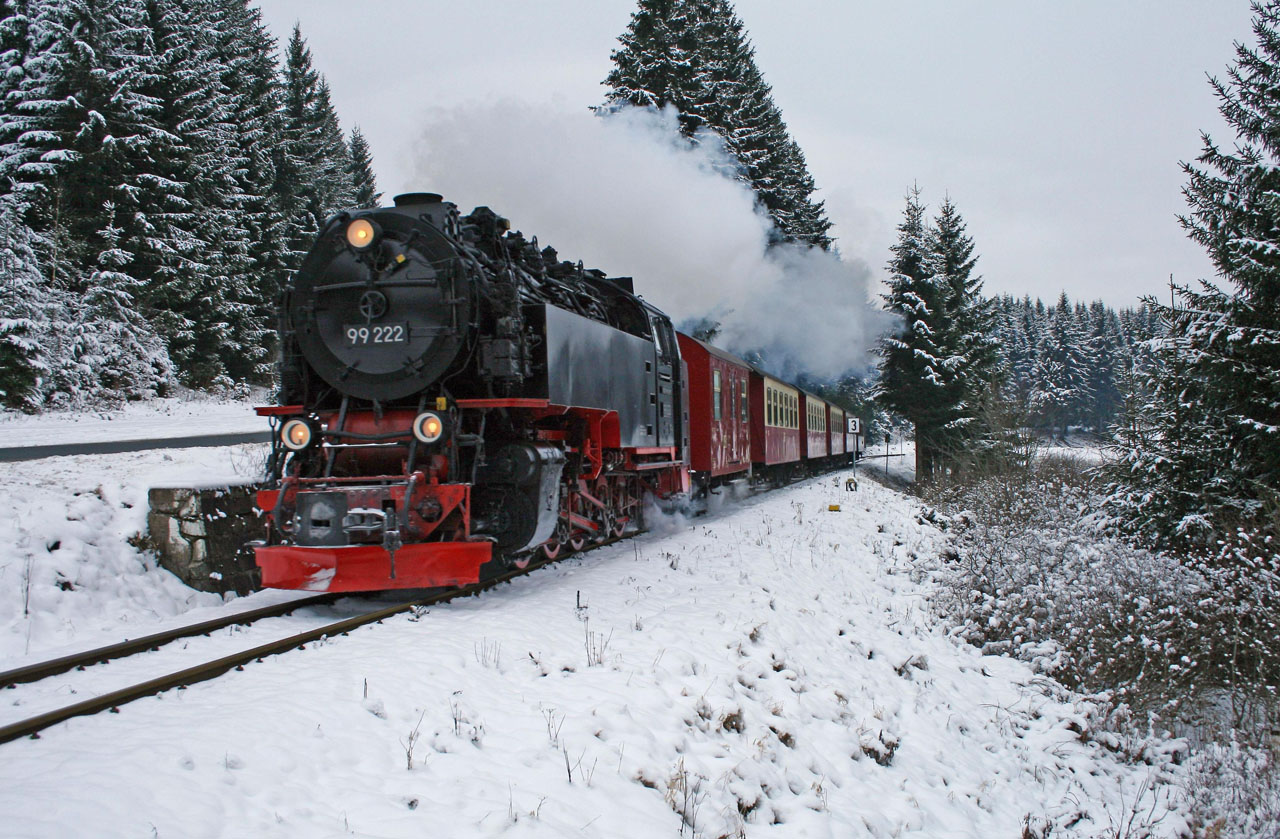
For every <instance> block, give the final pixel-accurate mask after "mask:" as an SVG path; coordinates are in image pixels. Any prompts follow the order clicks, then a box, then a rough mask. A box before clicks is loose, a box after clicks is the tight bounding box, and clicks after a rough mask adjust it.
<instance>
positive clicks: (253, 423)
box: [0, 394, 267, 448]
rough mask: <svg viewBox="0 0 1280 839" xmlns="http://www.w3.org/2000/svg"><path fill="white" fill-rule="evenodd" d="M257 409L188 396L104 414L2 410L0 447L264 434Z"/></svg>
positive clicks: (264, 424)
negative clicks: (22, 412) (25, 412)
mask: <svg viewBox="0 0 1280 839" xmlns="http://www.w3.org/2000/svg"><path fill="white" fill-rule="evenodd" d="M264 398H265V397H264ZM255 404H262V403H260V402H254V401H246V400H232V399H216V398H211V397H207V396H200V395H195V394H192V395H187V396H181V397H174V398H172V399H152V400H148V401H146V402H130V403H127V404H125V405H123V406H122V407H120V408H117V409H114V410H103V411H50V412H48V413H44V414H39V415H36V416H31V415H28V414H21V413H17V412H14V411H0V448H6V447H9V446H46V445H55V444H58V443H100V442H105V441H108V440H147V439H152V438H157V437H186V436H190V435H195V434H234V433H242V432H243V433H252V432H254V431H265V430H266V429H267V421H266V420H265V419H263V418H262V417H259V416H257V415H256V414H255V413H254V412H253V406H254V405H255Z"/></svg>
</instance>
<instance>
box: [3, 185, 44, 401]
mask: <svg viewBox="0 0 1280 839" xmlns="http://www.w3.org/2000/svg"><path fill="white" fill-rule="evenodd" d="M33 238H34V237H33V235H32V233H31V230H30V229H29V228H28V227H27V225H26V223H25V222H24V221H23V219H22V207H21V205H20V204H19V202H18V200H17V197H16V196H14V195H12V194H10V195H5V196H0V404H3V405H5V406H6V407H9V408H16V409H18V410H23V411H36V410H39V408H40V404H41V394H40V386H41V384H42V381H43V378H44V376H45V375H46V374H47V373H48V372H49V365H48V364H47V362H46V359H45V351H46V349H47V342H46V341H45V340H43V339H44V338H45V335H46V333H47V332H48V329H49V324H48V314H49V312H48V301H47V300H46V298H47V296H48V295H47V294H46V290H45V285H44V278H43V277H42V276H41V275H40V270H39V266H38V262H37V258H36V253H35V248H34V247H33V243H32V239H33Z"/></svg>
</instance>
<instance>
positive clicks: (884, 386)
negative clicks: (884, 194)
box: [876, 188, 954, 479]
mask: <svg viewBox="0 0 1280 839" xmlns="http://www.w3.org/2000/svg"><path fill="white" fill-rule="evenodd" d="M890 250H891V251H892V253H893V256H892V257H890V259H889V264H888V269H889V272H890V277H889V282H888V285H889V291H888V292H887V293H885V294H883V295H881V297H882V298H883V299H884V302H885V308H886V309H887V310H888V311H890V312H892V313H894V314H895V315H897V316H899V317H900V318H901V319H902V327H901V329H900V331H899V332H898V333H897V334H889V335H886V336H885V337H884V338H882V339H881V340H880V344H879V346H878V347H877V348H876V352H877V354H878V355H879V356H880V358H881V364H880V384H879V387H878V389H877V391H876V398H877V399H878V400H879V402H880V403H881V404H882V405H883V406H884V407H885V408H886V409H888V410H889V411H892V412H893V413H896V414H898V415H900V416H902V417H905V418H906V419H907V420H908V421H909V422H911V423H912V424H913V425H914V426H915V438H916V475H917V476H918V477H920V478H922V479H923V478H924V477H926V476H928V475H930V474H931V473H932V472H933V470H934V468H935V466H937V465H940V464H939V457H940V454H941V451H940V450H941V448H942V447H943V445H944V444H945V442H946V435H945V433H944V432H943V429H944V428H945V426H946V425H947V424H948V423H949V422H950V421H951V420H952V419H954V402H952V401H950V400H951V398H952V396H951V394H952V393H953V392H954V391H953V379H954V377H953V373H952V368H951V366H950V360H949V358H948V355H947V352H948V350H947V346H946V340H945V338H946V336H945V331H944V330H945V325H944V324H943V323H942V322H941V318H942V316H943V313H944V312H945V311H946V307H947V303H948V297H949V291H950V286H948V285H947V284H946V283H945V281H944V282H939V276H938V273H937V271H936V270H935V265H934V260H933V259H932V255H931V252H930V232H929V229H928V225H927V222H926V219H925V207H924V205H923V204H922V203H921V202H920V191H919V189H918V188H913V189H912V190H911V192H910V193H909V194H908V195H907V206H906V209H905V210H904V211H903V219H902V223H901V224H899V225H898V241H897V243H896V244H895V245H894V246H893V247H892V248H890Z"/></svg>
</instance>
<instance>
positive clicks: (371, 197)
mask: <svg viewBox="0 0 1280 839" xmlns="http://www.w3.org/2000/svg"><path fill="white" fill-rule="evenodd" d="M350 147H351V182H352V186H353V187H354V189H355V206H357V207H376V206H378V199H379V198H381V197H382V193H381V192H378V181H377V178H375V177H374V174H373V156H372V155H371V154H370V153H369V143H368V141H367V140H365V138H364V134H362V133H361V132H360V126H358V125H357V126H356V127H355V128H353V129H351V143H350Z"/></svg>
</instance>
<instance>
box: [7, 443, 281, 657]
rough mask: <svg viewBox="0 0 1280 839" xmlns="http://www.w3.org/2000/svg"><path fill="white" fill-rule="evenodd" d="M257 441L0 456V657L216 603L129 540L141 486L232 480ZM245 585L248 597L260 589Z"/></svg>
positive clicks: (141, 500)
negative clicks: (12, 458)
mask: <svg viewBox="0 0 1280 839" xmlns="http://www.w3.org/2000/svg"><path fill="white" fill-rule="evenodd" d="M188 427H189V425H188ZM266 453H267V447H266V446H265V445H246V446H232V447H227V448H208V449H205V448H201V449H173V450H169V451H151V452H140V453H131V454H117V455H83V456H76V457H57V458H46V459H44V460H37V461H29V462H26V463H0V509H4V510H5V511H6V512H5V515H4V516H3V517H0V669H8V668H10V667H14V666H17V665H19V664H21V663H24V662H26V661H28V660H32V659H35V658H47V657H52V656H53V655H54V654H57V653H63V652H68V651H70V649H71V648H72V647H74V648H77V649H80V648H87V647H92V646H97V645H99V644H105V643H112V642H115V641H119V640H121V638H122V637H125V636H132V637H137V636H138V635H142V634H145V633H148V632H154V631H158V629H160V628H161V626H162V625H169V624H165V623H164V621H165V620H166V619H170V618H174V617H176V616H181V615H186V614H187V613H190V612H191V611H192V610H199V609H203V608H209V607H217V606H221V605H222V603H223V600H222V598H221V597H220V596H218V595H216V594H206V593H201V592H197V591H194V590H192V589H190V588H188V587H187V586H185V585H183V584H182V583H181V582H179V581H178V579H177V578H176V577H175V576H173V575H172V574H170V573H169V572H168V571H165V570H163V569H161V568H159V567H158V566H157V565H156V563H155V560H154V558H153V557H152V556H150V555H149V554H147V553H145V552H141V551H139V550H138V549H137V548H136V547H135V543H136V541H137V540H136V538H135V537H137V536H138V535H139V534H144V533H145V532H146V515H147V489H148V488H149V487H152V486H160V485H167V486H175V485H188V484H195V483H199V484H200V485H217V484H219V483H223V484H225V483H228V482H230V483H243V482H244V481H245V480H246V479H249V478H252V477H254V476H256V475H258V474H260V473H261V471H262V464H263V462H264V460H265V458H266ZM267 596H278V595H267ZM255 597H257V600H255V601H254V602H253V603H252V604H248V605H259V604H258V600H263V596H255ZM247 607H248V606H246V608H247ZM203 616H204V614H203V613H202V612H196V613H195V614H194V615H193V616H191V617H190V618H188V619H193V618H194V617H203ZM169 623H172V621H170V622H169Z"/></svg>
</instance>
